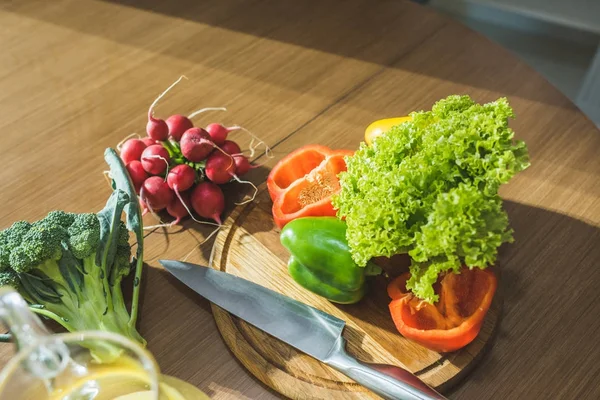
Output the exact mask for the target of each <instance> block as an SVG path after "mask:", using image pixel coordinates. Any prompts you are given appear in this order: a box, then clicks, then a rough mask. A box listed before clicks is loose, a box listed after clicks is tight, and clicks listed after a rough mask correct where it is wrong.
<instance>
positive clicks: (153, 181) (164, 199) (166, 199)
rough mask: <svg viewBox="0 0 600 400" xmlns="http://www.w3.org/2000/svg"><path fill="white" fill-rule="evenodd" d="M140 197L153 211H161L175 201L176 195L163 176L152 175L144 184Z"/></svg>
mask: <svg viewBox="0 0 600 400" xmlns="http://www.w3.org/2000/svg"><path fill="white" fill-rule="evenodd" d="M140 197H141V198H142V200H143V201H144V202H145V203H146V204H147V205H148V208H149V209H150V210H151V211H159V210H162V209H164V208H165V207H167V206H168V205H169V204H170V203H171V202H172V201H173V198H174V197H175V195H174V194H173V191H171V189H169V185H167V182H165V181H164V179H163V178H161V177H160V176H151V177H150V178H148V179H146V180H145V181H144V183H143V184H142V188H141V189H140Z"/></svg>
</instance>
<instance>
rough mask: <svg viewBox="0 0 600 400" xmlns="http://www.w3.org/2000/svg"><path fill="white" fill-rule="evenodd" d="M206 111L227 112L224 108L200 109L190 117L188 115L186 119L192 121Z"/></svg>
mask: <svg viewBox="0 0 600 400" xmlns="http://www.w3.org/2000/svg"><path fill="white" fill-rule="evenodd" d="M207 111H227V109H226V108H225V107H206V108H201V109H199V110H196V111H194V112H193V113H191V114H190V115H188V119H192V118H194V117H195V116H196V115H199V114H202V113H203V112H207Z"/></svg>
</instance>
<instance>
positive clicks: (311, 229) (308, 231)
mask: <svg viewBox="0 0 600 400" xmlns="http://www.w3.org/2000/svg"><path fill="white" fill-rule="evenodd" d="M280 240H281V244H282V245H283V246H284V247H285V248H286V249H288V250H289V252H290V253H291V256H290V258H289V261H288V271H289V273H290V275H291V276H292V278H293V279H294V280H295V281H296V283H298V284H299V285H300V286H302V287H304V288H305V289H307V290H310V291H311V292H313V293H316V294H318V295H319V296H322V297H325V298H326V299H328V300H329V301H331V302H334V303H341V304H352V303H356V302H358V301H359V300H360V299H362V298H363V296H364V295H365V292H366V284H365V276H367V275H377V274H380V273H381V268H379V267H378V266H376V265H375V264H373V263H368V264H367V266H366V267H359V266H358V265H356V263H355V262H354V261H353V260H352V256H351V254H350V247H349V246H348V242H347V241H346V223H345V222H344V221H341V220H339V219H338V218H336V217H302V218H296V219H294V220H292V221H291V222H289V223H287V224H286V225H285V226H284V227H283V229H282V230H281V236H280Z"/></svg>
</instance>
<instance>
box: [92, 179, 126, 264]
mask: <svg viewBox="0 0 600 400" xmlns="http://www.w3.org/2000/svg"><path fill="white" fill-rule="evenodd" d="M127 203H129V196H128V195H127V193H125V192H124V191H122V190H120V189H116V190H115V191H114V192H112V194H111V195H110V197H109V198H108V201H107V202H106V206H105V207H104V208H103V209H102V210H101V211H100V212H99V213H98V220H99V221H100V243H99V244H98V251H97V252H96V265H105V266H106V267H107V270H106V271H104V273H105V274H106V275H107V276H108V275H110V270H109V268H110V266H112V265H113V263H114V261H115V255H116V254H117V246H118V244H119V233H120V221H121V214H122V213H123V208H124V207H125V205H126V204H127Z"/></svg>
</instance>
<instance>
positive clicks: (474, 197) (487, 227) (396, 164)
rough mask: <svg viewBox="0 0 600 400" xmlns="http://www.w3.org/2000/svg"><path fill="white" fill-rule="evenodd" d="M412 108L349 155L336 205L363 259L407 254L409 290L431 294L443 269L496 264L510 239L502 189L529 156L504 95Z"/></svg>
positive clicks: (354, 250)
mask: <svg viewBox="0 0 600 400" xmlns="http://www.w3.org/2000/svg"><path fill="white" fill-rule="evenodd" d="M411 117H412V120H411V121H408V122H404V123H402V124H400V125H397V126H395V127H393V128H392V129H390V130H389V131H388V132H386V133H385V134H384V135H381V136H380V137H378V138H377V139H376V140H375V141H374V142H373V143H372V145H371V146H367V145H366V144H365V143H361V145H360V148H359V149H358V150H357V151H356V153H355V154H354V155H353V156H352V157H347V159H346V162H347V166H348V170H347V171H346V172H342V173H341V174H340V175H339V177H340V183H341V191H340V193H339V194H338V195H336V196H334V197H333V204H334V206H335V207H336V208H337V209H338V217H345V219H346V223H347V231H346V236H347V239H348V244H349V245H350V248H351V251H352V257H353V259H354V261H355V262H356V263H357V264H358V265H361V266H364V265H366V263H367V262H368V261H369V260H370V259H371V258H372V257H376V256H386V257H391V256H393V255H394V254H399V253H408V254H409V255H410V256H411V258H412V265H411V267H410V271H411V278H410V279H409V281H408V282H407V289H409V290H411V291H412V292H413V293H414V294H415V295H416V296H418V297H420V298H422V299H424V300H425V301H428V302H430V303H433V302H435V301H437V299H438V297H437V295H436V294H435V293H434V290H433V284H434V283H435V282H436V280H437V278H438V275H439V274H440V273H443V272H446V271H453V272H458V271H459V269H460V267H461V266H462V265H467V266H468V267H471V268H473V267H478V268H486V267H488V266H490V265H493V264H494V263H495V261H496V256H497V249H498V247H499V246H500V245H501V244H502V243H504V242H509V241H512V231H511V230H510V228H509V227H508V217H507V215H506V213H505V212H504V210H503V209H502V201H501V199H500V197H499V196H498V189H499V187H500V185H502V184H503V183H506V182H508V181H509V180H510V179H511V178H512V177H513V176H514V175H515V174H516V173H517V172H519V171H522V170H523V169H525V168H527V167H528V166H529V157H528V152H527V147H526V145H525V143H523V142H522V141H515V140H514V139H513V136H514V132H513V130H512V129H511V128H509V127H508V121H509V119H510V118H513V117H514V115H513V110H512V108H511V107H510V106H509V104H508V101H507V100H506V99H505V98H500V99H498V100H497V101H495V102H492V103H488V104H477V103H475V102H474V101H473V100H472V99H471V98H470V97H469V96H457V95H454V96H449V97H447V98H446V99H443V100H440V101H438V102H437V103H436V104H435V105H434V106H433V107H432V110H431V111H421V112H414V113H412V114H411Z"/></svg>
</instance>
